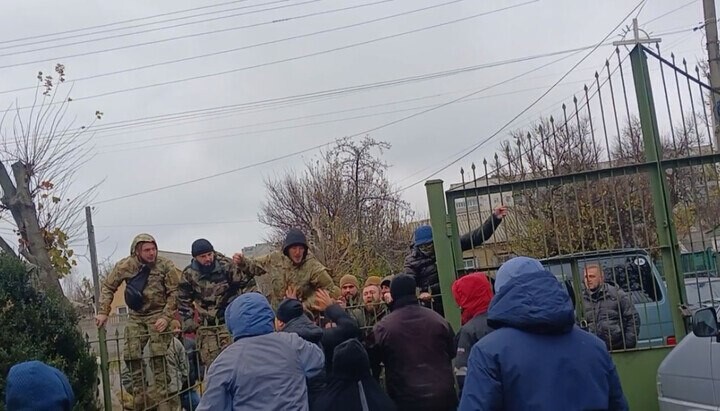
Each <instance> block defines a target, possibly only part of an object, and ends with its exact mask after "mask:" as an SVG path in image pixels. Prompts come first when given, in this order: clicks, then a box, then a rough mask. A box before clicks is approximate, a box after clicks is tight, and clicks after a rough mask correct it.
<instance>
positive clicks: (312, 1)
mask: <svg viewBox="0 0 720 411" xmlns="http://www.w3.org/2000/svg"><path fill="white" fill-rule="evenodd" d="M285 1H287V0H275V1H271V2H268V3H264V4H262V5H270V4H277V3H283V2H285ZM319 1H322V0H307V1H304V2H301V3H295V4H285V5H282V6H275V7H269V8H266V9H261V10H253V11H247V12H244V13H236V14H229V15H224V16H219V17H213V18H210V19H205V20H198V21H191V22H186V23H179V24H175V25H172V26H167V27H156V28H152V29H146V30H140V31H136V32H132V33H123V34H115V35H112V36H105V37H100V38H97V39H87V40H79V41H74V42H71V43H65V44H54V45H49V46H43V47H38V48H34V49H30V50H20V51H13V52H9V53H5V54H0V57H10V56H17V55H20V54H28V53H34V52H36V51H43V50H51V49H57V48H60V47H69V46H77V45H80V44H87V43H94V42H98V41H104V40H112V39H116V38H122V37H128V36H136V35H138V34H145V33H151V32H154V31H160V30H167V29H172V28H177V27H184V26H189V25H193V24H199V23H206V22H211V21H217V20H222V19H229V18H233V17H239V16H247V15H250V14H257V13H263V12H266V11H273V10H280V9H285V8H289V7H296V6H302V5H306V4H310V3H317V2H319ZM389 1H392V0H389ZM248 7H255V6H245V7H241V8H240V9H246V8H248ZM279 21H284V19H275V20H273V21H271V22H270V23H273V22H279ZM250 27H255V26H254V25H252V26H250ZM241 28H243V29H245V28H248V27H246V26H243V27H241ZM241 28H239V27H230V28H227V29H220V30H212V31H206V32H202V33H193V34H187V35H184V36H177V37H171V38H168V39H162V40H155V41H151V42H145V43H136V44H130V45H125V46H120V47H115V48H110V49H104V50H102V51H95V52H90V54H95V53H98V52H102V53H106V52H108V51H114V50H123V49H127V48H132V47H139V46H144V45H148V44H157V43H164V42H167V41H175V40H179V39H183V38H189V37H198V36H203V35H207V34H215V33H221V32H223V31H232V30H240V29H241ZM43 43H45V42H43ZM15 47H19V46H15ZM5 48H9V47H5ZM83 55H87V53H83ZM76 56H77V55H73V56H70V57H76ZM62 58H66V57H57V58H54V59H45V60H37V61H35V62H36V63H37V62H41V61H48V60H56V59H62ZM25 64H30V63H18V64H17V65H18V66H21V65H25ZM13 67H14V66H13Z"/></svg>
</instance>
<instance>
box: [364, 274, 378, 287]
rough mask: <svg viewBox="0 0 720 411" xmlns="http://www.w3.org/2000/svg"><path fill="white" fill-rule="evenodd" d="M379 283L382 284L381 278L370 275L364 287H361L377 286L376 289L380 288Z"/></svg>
mask: <svg viewBox="0 0 720 411" xmlns="http://www.w3.org/2000/svg"><path fill="white" fill-rule="evenodd" d="M381 282H382V278H380V277H378V276H376V275H371V276H370V277H368V278H367V280H365V285H364V286H363V287H367V286H368V285H377V286H378V287H380V283H381Z"/></svg>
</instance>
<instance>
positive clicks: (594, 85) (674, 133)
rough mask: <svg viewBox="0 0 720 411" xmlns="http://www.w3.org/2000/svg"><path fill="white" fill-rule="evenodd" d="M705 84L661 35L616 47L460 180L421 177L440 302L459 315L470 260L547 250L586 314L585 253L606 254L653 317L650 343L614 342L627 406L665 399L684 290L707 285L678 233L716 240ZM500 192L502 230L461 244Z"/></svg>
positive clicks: (719, 204) (706, 243)
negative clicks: (459, 287)
mask: <svg viewBox="0 0 720 411" xmlns="http://www.w3.org/2000/svg"><path fill="white" fill-rule="evenodd" d="M628 59H629V60H630V62H629V63H630V64H628V62H627V60H628ZM628 66H629V67H628ZM653 89H655V90H660V92H659V93H658V94H659V96H660V97H659V98H658V99H657V101H656V99H655V98H654V97H653ZM710 92H711V89H710V87H709V86H708V85H706V84H705V83H704V82H703V77H702V75H701V72H700V70H699V69H697V68H696V69H695V70H694V72H692V73H691V72H689V71H688V68H687V65H686V63H685V62H684V61H683V62H682V63H681V67H680V66H679V65H678V63H677V62H676V61H675V59H674V56H671V57H670V59H669V60H668V59H665V58H664V57H663V56H662V55H661V53H660V47H659V46H657V45H656V46H655V50H651V49H648V48H645V47H644V46H642V45H637V46H635V48H633V49H632V50H631V51H630V52H629V53H628V52H624V51H621V50H620V49H615V51H614V52H613V53H612V55H611V56H610V57H609V58H608V60H607V61H606V64H605V65H604V67H603V69H602V70H600V71H599V72H596V73H595V76H594V78H593V79H591V81H589V82H588V83H587V85H586V86H585V87H584V88H583V89H582V90H580V91H579V93H578V94H576V96H575V97H572V98H570V99H568V101H567V102H566V103H565V104H563V105H562V106H561V107H559V110H558V111H557V112H556V113H555V114H554V115H553V116H549V117H546V118H541V119H538V120H537V121H536V122H534V123H533V124H532V125H530V126H528V127H526V128H525V129H521V130H517V131H515V132H512V133H511V136H510V139H509V140H507V141H505V142H503V144H502V146H501V147H502V148H501V150H500V151H499V152H498V153H496V154H494V155H493V156H492V157H490V158H485V159H483V160H482V162H481V163H480V166H477V165H476V164H472V165H471V167H470V168H469V169H461V170H460V176H459V178H458V183H456V184H452V185H451V186H450V187H449V188H447V189H446V187H444V185H443V182H442V181H441V180H432V181H428V182H426V190H427V197H428V203H429V210H430V218H431V225H432V228H433V237H434V242H435V252H436V255H437V264H438V270H439V272H440V276H441V287H442V292H443V294H444V296H445V298H443V303H444V308H445V313H446V316H447V317H448V319H449V320H450V321H451V323H453V325H454V326H455V327H456V329H457V327H458V326H459V311H458V308H457V306H456V305H455V304H454V301H453V299H452V294H451V292H450V289H451V285H452V282H453V281H454V280H455V279H456V278H457V277H458V276H459V275H461V274H462V273H464V272H467V269H468V268H474V270H475V271H482V272H486V273H488V274H489V275H490V276H491V277H493V276H494V272H495V270H496V269H497V268H498V267H499V266H500V265H501V264H502V263H503V262H504V261H505V260H506V259H508V258H510V257H512V256H515V255H528V256H532V257H535V258H539V259H542V260H544V264H545V265H546V266H548V267H552V269H551V271H553V272H554V273H555V274H556V276H558V278H559V279H561V280H564V281H566V283H567V285H568V288H569V291H571V293H572V294H573V296H574V297H575V301H576V302H577V305H576V309H577V312H578V314H579V315H581V314H582V309H583V308H582V298H581V295H582V290H583V284H582V282H583V279H582V272H583V267H585V266H587V265H594V264H598V265H600V266H601V267H602V268H603V270H604V272H605V276H606V277H607V276H608V275H610V276H611V277H610V280H609V281H613V282H615V284H616V285H618V286H619V287H621V288H623V289H625V291H626V292H628V293H630V295H631V297H632V298H633V302H634V303H635V306H636V308H638V311H639V312H640V315H641V317H642V318H644V319H645V324H641V327H640V328H639V330H636V332H638V331H639V340H642V344H640V342H639V343H638V347H635V348H633V349H627V350H620V351H614V352H613V354H612V355H613V359H614V361H615V363H616V366H617V368H618V371H619V373H620V376H621V379H622V381H623V388H624V390H625V393H626V395H627V397H628V400H629V401H630V404H631V409H638V410H651V409H657V407H658V405H657V398H656V397H657V391H656V373H657V367H658V365H659V364H660V362H661V361H662V359H663V358H664V357H665V355H666V354H667V353H668V352H669V350H670V349H671V348H672V346H673V345H674V344H675V341H679V340H680V339H682V337H684V336H685V333H686V324H687V313H688V311H687V309H686V304H687V303H688V302H690V303H693V302H694V303H697V304H702V303H703V301H701V300H703V298H702V296H700V295H699V294H700V292H699V290H700V289H701V288H702V289H705V288H706V287H705V283H707V284H709V285H712V284H710V282H711V275H710V274H711V273H708V275H707V277H698V276H696V277H695V279H694V281H695V286H693V284H691V283H692V282H693V281H691V280H689V279H686V278H685V277H684V275H683V271H682V267H681V247H682V248H683V249H685V250H686V251H687V252H697V251H705V250H707V249H708V248H713V249H715V250H716V249H717V245H716V241H715V232H716V231H717V230H716V229H717V227H719V226H720V168H718V163H720V150H719V148H718V147H717V144H716V143H715V133H714V126H713V119H712V114H711V113H712V108H711V107H709V105H710V103H709V101H710V99H708V93H710ZM499 205H504V206H507V207H508V208H509V215H508V217H506V218H505V220H503V222H502V224H501V225H500V226H499V227H498V228H497V230H496V232H495V234H494V236H493V237H492V238H490V239H487V240H486V241H485V242H483V244H482V245H480V246H479V247H473V248H472V250H467V251H463V250H462V248H461V245H460V241H459V239H460V235H461V234H464V233H467V232H469V231H470V230H472V229H473V228H475V227H477V226H479V225H481V224H482V223H483V221H484V220H485V219H486V218H487V217H488V216H489V215H490V213H491V210H492V209H493V208H494V207H495V206H499ZM719 234H720V233H719ZM653 261H658V262H661V264H657V266H656V265H654V264H653ZM658 267H662V270H663V272H662V273H660V272H659V269H658ZM712 271H716V266H713V270H712ZM715 276H717V273H715ZM663 279H664V281H663ZM686 286H687V287H688V295H686V294H685V290H686ZM718 286H719V287H720V284H718ZM711 288H712V287H711ZM719 289H720V288H719ZM694 294H698V295H697V298H695V297H696V296H695V295H694ZM711 294H712V293H711ZM705 300H707V299H705ZM710 300H711V301H710V303H711V304H715V300H714V299H713V298H710ZM718 301H720V296H719V298H718ZM706 303H707V301H705V304H706ZM644 337H645V338H644Z"/></svg>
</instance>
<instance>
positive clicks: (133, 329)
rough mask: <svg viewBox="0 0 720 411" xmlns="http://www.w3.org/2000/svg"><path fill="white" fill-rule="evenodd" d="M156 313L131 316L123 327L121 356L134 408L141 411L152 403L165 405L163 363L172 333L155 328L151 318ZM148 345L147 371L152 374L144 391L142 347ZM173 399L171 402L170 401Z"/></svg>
mask: <svg viewBox="0 0 720 411" xmlns="http://www.w3.org/2000/svg"><path fill="white" fill-rule="evenodd" d="M161 317H162V316H161V315H160V314H156V315H150V316H146V317H145V316H143V317H141V316H131V317H130V319H129V320H128V323H127V325H126V326H125V345H124V354H123V355H124V357H125V364H126V365H127V368H128V371H129V373H130V379H131V387H132V395H133V399H134V403H135V409H136V410H144V409H146V408H147V407H148V406H151V405H154V404H161V403H162V402H165V404H162V406H159V407H158V409H164V408H165V407H167V406H168V405H167V404H168V400H167V398H168V397H169V393H168V383H169V382H170V377H169V375H168V371H167V364H166V363H165V355H166V354H167V351H168V347H169V346H170V341H171V339H172V333H171V331H170V330H165V331H164V332H163V333H159V332H157V331H155V327H154V325H155V321H157V320H158V319H159V318H161ZM146 344H147V345H148V348H149V351H150V361H149V365H150V370H151V372H152V373H153V379H154V381H155V382H154V384H153V389H152V390H148V384H147V382H148V378H147V376H145V368H144V366H143V348H144V347H145V345H146ZM173 402H174V401H173Z"/></svg>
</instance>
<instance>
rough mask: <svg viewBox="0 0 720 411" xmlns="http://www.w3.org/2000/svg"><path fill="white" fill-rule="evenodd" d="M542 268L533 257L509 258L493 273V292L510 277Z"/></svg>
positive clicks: (498, 290)
mask: <svg viewBox="0 0 720 411" xmlns="http://www.w3.org/2000/svg"><path fill="white" fill-rule="evenodd" d="M544 269H545V268H544V267H543V266H542V264H541V263H540V261H538V260H536V259H534V258H530V257H515V258H511V259H509V260H508V261H507V262H505V264H503V265H501V266H500V268H499V269H498V271H497V273H496V274H495V292H500V289H501V288H502V287H503V286H504V285H505V284H506V283H507V282H508V281H510V279H512V278H515V277H520V276H522V275H525V274H530V273H535V272H538V271H542V270H544Z"/></svg>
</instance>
